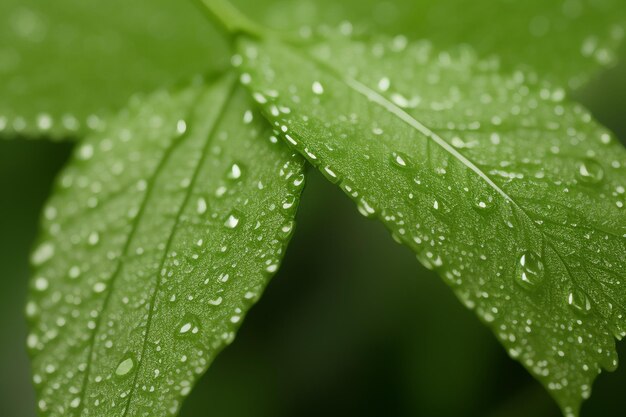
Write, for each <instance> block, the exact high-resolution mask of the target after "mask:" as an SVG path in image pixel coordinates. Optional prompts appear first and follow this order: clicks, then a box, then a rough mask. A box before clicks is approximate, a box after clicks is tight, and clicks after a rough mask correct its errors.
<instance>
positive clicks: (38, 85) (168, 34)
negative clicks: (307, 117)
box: [0, 0, 226, 137]
mask: <svg viewBox="0 0 626 417" xmlns="http://www.w3.org/2000/svg"><path fill="white" fill-rule="evenodd" d="M225 52H226V49H225V46H224V44H223V42H220V40H219V38H218V37H217V36H216V34H215V32H214V31H213V30H211V27H210V25H208V24H207V22H206V21H205V19H203V16H202V15H201V13H199V12H198V10H197V8H195V7H194V5H193V4H192V3H191V2H186V1H172V0H157V1H137V0H135V1H123V0H112V1H96V0H88V1H83V0H59V1H54V2H47V1H40V0H3V1H2V2H0V134H5V135H6V134H7V133H9V134H12V133H20V134H23V135H40V134H42V133H43V134H46V135H49V136H52V137H64V136H68V135H70V136H74V135H80V134H81V133H83V132H85V131H86V130H88V129H89V130H91V129H96V130H97V129H102V128H103V127H104V125H105V123H106V122H105V119H106V116H107V115H108V114H109V113H110V112H111V111H117V110H118V109H119V108H121V107H122V106H123V105H124V103H126V102H127V101H128V99H129V97H130V96H131V95H132V94H134V93H136V92H147V91H151V90H154V89H156V88H161V87H163V86H166V85H171V84H172V83H174V82H176V81H178V80H179V79H184V78H188V77H191V76H193V75H194V74H196V73H198V72H203V71H206V69H207V68H208V67H210V66H215V65H216V64H215V63H220V62H222V63H225V62H226V61H225V60H224V59H220V57H222V56H223V54H224V53H225Z"/></svg>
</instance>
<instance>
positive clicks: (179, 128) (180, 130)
mask: <svg viewBox="0 0 626 417" xmlns="http://www.w3.org/2000/svg"><path fill="white" fill-rule="evenodd" d="M186 131H187V122H185V121H184V120H182V119H181V120H179V121H178V122H176V133H177V134H178V135H179V136H180V135H184V134H185V132H186Z"/></svg>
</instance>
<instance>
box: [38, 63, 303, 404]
mask: <svg viewBox="0 0 626 417" xmlns="http://www.w3.org/2000/svg"><path fill="white" fill-rule="evenodd" d="M231 75H232V74H231ZM235 79H236V77H234V76H225V77H223V78H221V79H218V80H216V81H214V82H210V83H208V84H205V83H204V82H203V81H202V80H198V81H196V82H195V83H193V84H192V85H190V86H189V87H186V88H183V89H181V90H177V91H175V92H165V91H162V92H159V93H155V94H153V95H151V96H150V97H148V98H145V99H143V98H136V99H134V100H132V101H131V103H130V105H129V107H127V108H126V109H125V110H124V111H123V112H122V113H121V114H119V115H118V116H117V117H116V118H115V119H113V120H112V121H111V123H109V125H108V126H107V128H106V129H105V130H104V131H103V132H102V133H100V134H96V135H93V136H91V137H90V138H88V139H87V140H86V141H85V142H83V143H82V144H81V145H80V146H79V147H78V149H77V150H76V152H75V154H74V157H73V159H72V161H71V162H70V163H69V165H68V166H67V168H66V169H65V170H64V171H63V173H62V174H61V175H60V178H59V179H58V182H57V186H56V190H55V192H54V194H53V196H52V198H51V200H50V201H49V203H48V204H47V206H46V208H45V211H44V218H43V225H42V229H43V230H42V232H41V237H40V242H39V244H38V246H37V248H36V249H35V251H34V252H33V254H32V263H33V266H34V277H33V279H32V283H31V284H32V285H31V286H32V288H31V294H30V300H29V302H28V305H27V315H28V317H29V318H30V320H31V322H32V323H31V333H30V335H29V336H28V347H29V349H30V351H31V353H32V357H33V360H32V364H33V372H34V382H35V385H36V388H37V391H38V400H39V401H38V405H39V409H40V412H41V414H42V415H46V416H79V415H82V416H86V415H90V416H165V415H171V414H175V413H176V411H177V410H178V408H179V407H180V404H181V401H182V398H183V397H185V396H186V395H187V394H188V393H189V391H190V390H191V388H192V387H193V385H194V383H195V381H196V380H197V378H199V376H200V375H201V374H203V373H204V372H205V370H206V369H207V367H208V365H209V364H210V363H211V361H212V360H213V359H214V358H215V356H216V354H217V353H218V352H219V351H220V350H221V349H222V348H223V347H224V346H225V345H227V344H229V343H230V342H232V340H233V338H234V337H235V331H236V329H237V328H238V327H239V325H240V323H241V321H242V319H243V316H244V315H245V314H246V312H247V310H248V309H249V308H250V307H251V306H252V304H253V303H254V302H255V301H256V300H257V299H258V297H259V296H260V294H261V292H262V291H263V288H264V287H265V285H266V284H267V282H268V280H269V278H270V276H271V275H273V273H274V272H275V271H276V270H277V269H278V265H279V263H280V260H281V258H282V256H283V253H284V251H285V247H286V245H287V242H288V240H289V238H290V235H291V232H292V229H293V227H294V215H295V211H296V207H297V205H298V201H299V195H300V191H301V188H302V186H303V179H304V177H303V160H302V159H301V158H300V157H299V156H298V155H297V154H292V152H291V151H289V150H288V148H287V147H284V146H282V145H281V144H279V143H277V139H276V138H275V137H273V136H271V135H270V131H269V129H268V127H267V126H266V122H265V121H264V120H263V118H262V116H260V115H259V114H256V113H255V112H253V111H251V109H250V102H249V100H248V98H247V93H246V92H245V91H243V90H242V89H239V88H237V87H236V83H235Z"/></svg>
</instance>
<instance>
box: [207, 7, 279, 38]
mask: <svg viewBox="0 0 626 417" xmlns="http://www.w3.org/2000/svg"><path fill="white" fill-rule="evenodd" d="M196 1H197V2H198V3H199V4H200V7H201V8H202V9H203V10H204V11H205V12H207V14H208V15H209V17H210V18H212V19H213V20H214V21H216V22H217V23H218V24H219V25H220V26H222V27H223V28H224V29H225V30H226V31H227V32H228V33H229V34H231V35H236V34H238V33H242V32H243V33H247V34H249V35H254V36H259V37H262V36H264V35H266V34H267V30H266V29H265V28H263V27H262V26H261V25H258V24H257V23H255V22H253V21H252V20H250V19H249V18H248V17H246V16H245V15H244V14H243V13H241V12H240V11H239V10H238V9H237V8H236V7H235V6H233V5H232V4H231V3H230V2H229V1H228V0H196Z"/></svg>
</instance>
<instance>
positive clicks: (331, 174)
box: [322, 165, 339, 184]
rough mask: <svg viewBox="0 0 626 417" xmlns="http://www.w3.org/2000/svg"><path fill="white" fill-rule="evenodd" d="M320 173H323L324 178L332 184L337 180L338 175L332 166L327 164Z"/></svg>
mask: <svg viewBox="0 0 626 417" xmlns="http://www.w3.org/2000/svg"><path fill="white" fill-rule="evenodd" d="M322 174H324V176H325V177H326V179H328V180H329V181H330V182H332V183H333V184H336V183H337V181H339V177H338V176H337V173H336V172H335V171H333V170H332V168H331V167H330V166H328V165H327V166H325V167H324V171H322Z"/></svg>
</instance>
